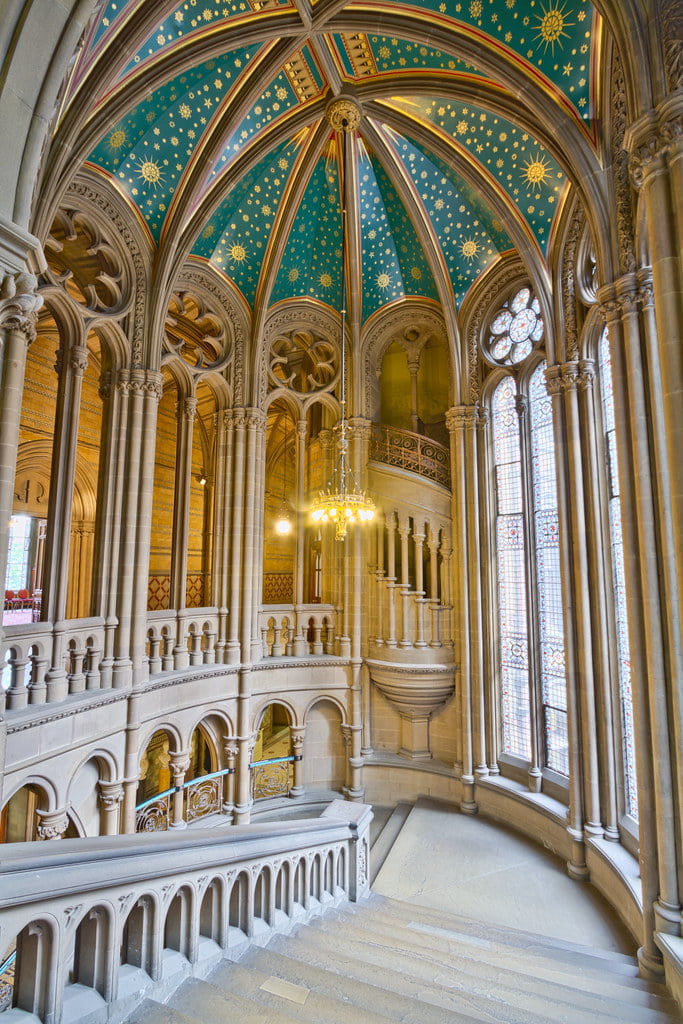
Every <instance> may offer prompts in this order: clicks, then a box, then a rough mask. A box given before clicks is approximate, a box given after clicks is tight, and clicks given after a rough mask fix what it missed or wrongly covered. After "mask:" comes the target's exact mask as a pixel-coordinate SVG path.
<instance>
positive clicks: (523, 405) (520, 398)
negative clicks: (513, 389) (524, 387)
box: [515, 393, 529, 420]
mask: <svg viewBox="0 0 683 1024" xmlns="http://www.w3.org/2000/svg"><path fill="white" fill-rule="evenodd" d="M528 411H529V399H528V398H527V396H526V395H520V394H519V393H517V394H516V395H515V412H516V413H517V415H518V416H519V418H520V420H521V419H523V418H524V417H525V416H526V414H527V412H528Z"/></svg>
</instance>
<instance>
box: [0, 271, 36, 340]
mask: <svg viewBox="0 0 683 1024" xmlns="http://www.w3.org/2000/svg"><path fill="white" fill-rule="evenodd" d="M37 286H38V282H37V280H36V278H35V277H34V276H33V274H27V273H25V272H22V273H18V274H6V275H5V276H4V277H3V278H2V281H1V282H0V327H4V328H5V330H7V331H19V332H20V333H21V334H23V335H24V336H25V338H26V342H27V344H29V345H30V344H31V342H32V341H34V340H35V337H36V326H35V325H36V319H37V315H38V310H39V309H40V307H41V306H42V304H43V297H42V295H38V293H37V291H36V288H37Z"/></svg>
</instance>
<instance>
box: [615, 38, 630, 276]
mask: <svg viewBox="0 0 683 1024" xmlns="http://www.w3.org/2000/svg"><path fill="white" fill-rule="evenodd" d="M611 95H612V132H611V145H612V167H613V168H614V191H615V200H616V208H617V236H618V239H619V269H620V270H621V272H622V274H627V273H631V272H632V271H634V270H635V268H636V257H635V250H634V237H635V232H634V226H633V197H632V194H631V186H630V183H629V173H628V154H627V153H626V152H625V150H624V134H625V131H626V119H627V109H626V81H625V78H624V68H623V65H622V62H621V58H620V57H619V54H618V53H616V52H615V54H614V61H613V65H612V82H611Z"/></svg>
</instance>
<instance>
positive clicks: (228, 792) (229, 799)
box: [222, 737, 239, 821]
mask: <svg viewBox="0 0 683 1024" xmlns="http://www.w3.org/2000/svg"><path fill="white" fill-rule="evenodd" d="M223 750H224V752H225V767H226V768H228V769H229V772H228V774H227V775H224V776H223V778H224V780H225V782H224V787H223V806H222V811H223V814H225V815H227V816H228V817H229V818H230V820H231V821H232V817H233V812H234V810H235V762H236V760H237V755H238V753H239V749H238V747H237V744H236V743H235V740H234V739H233V738H232V737H226V739H225V746H224V748H223Z"/></svg>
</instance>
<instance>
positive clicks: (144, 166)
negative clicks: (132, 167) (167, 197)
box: [136, 160, 164, 189]
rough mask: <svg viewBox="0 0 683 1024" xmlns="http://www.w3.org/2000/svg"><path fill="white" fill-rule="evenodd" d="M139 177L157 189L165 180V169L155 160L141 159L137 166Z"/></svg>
mask: <svg viewBox="0 0 683 1024" xmlns="http://www.w3.org/2000/svg"><path fill="white" fill-rule="evenodd" d="M136 171H137V172H138V177H140V178H142V180H143V181H144V182H145V184H146V185H152V186H153V187H154V188H155V189H156V187H157V185H161V184H162V183H163V180H164V175H163V171H162V170H161V167H159V164H158V163H157V162H156V161H155V160H141V161H140V163H139V164H138V166H137V167H136Z"/></svg>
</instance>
